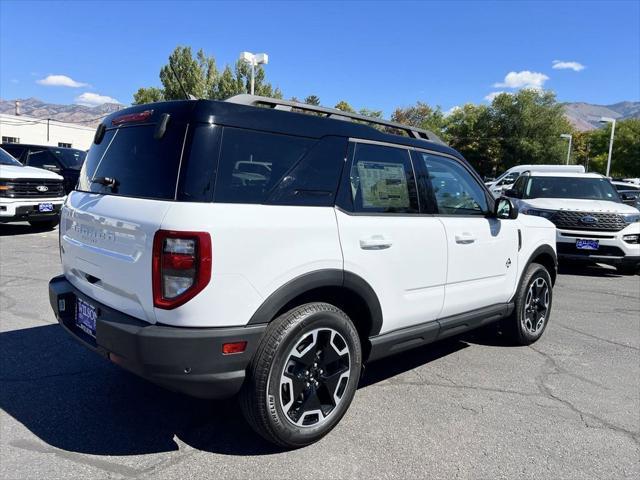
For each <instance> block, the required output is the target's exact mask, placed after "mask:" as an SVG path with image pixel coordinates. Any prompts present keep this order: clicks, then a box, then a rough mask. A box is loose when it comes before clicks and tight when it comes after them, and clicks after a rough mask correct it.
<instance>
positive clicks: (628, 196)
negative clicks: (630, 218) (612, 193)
mask: <svg viewBox="0 0 640 480" xmlns="http://www.w3.org/2000/svg"><path fill="white" fill-rule="evenodd" d="M620 196H621V197H622V200H635V197H634V196H633V195H632V194H630V193H623V194H621V195H620Z"/></svg>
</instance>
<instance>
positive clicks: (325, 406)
mask: <svg viewBox="0 0 640 480" xmlns="http://www.w3.org/2000/svg"><path fill="white" fill-rule="evenodd" d="M337 350H344V352H343V353H342V354H340V353H338V351H337ZM301 352H304V354H302V355H300V353H301ZM349 369H350V354H349V350H348V348H347V344H346V342H345V340H344V338H343V337H342V336H341V335H340V334H339V333H338V332H337V331H335V330H333V329H329V328H322V329H318V330H314V331H313V332H310V333H307V334H306V335H305V336H302V337H300V340H299V341H298V343H297V344H296V345H295V346H294V347H293V349H292V350H291V352H290V354H289V358H288V360H287V363H286V365H285V367H284V369H283V372H282V375H281V380H280V384H281V398H280V401H281V406H282V407H283V409H284V410H285V414H286V415H287V416H288V417H289V419H290V420H292V421H293V422H294V423H295V424H296V425H298V426H311V425H317V424H318V423H319V422H321V421H324V419H325V418H326V417H327V416H328V415H330V414H331V412H332V411H333V409H334V408H335V407H336V406H337V404H338V403H339V402H340V397H341V395H339V396H338V400H337V401H336V397H335V396H334V395H335V393H336V390H337V389H339V388H340V381H341V377H342V376H343V375H344V374H345V373H346V374H348V373H349ZM343 381H344V380H343ZM340 389H341V390H344V389H343V388H340ZM314 411H320V412H322V414H321V415H320V414H318V415H305V414H307V413H308V412H314Z"/></svg>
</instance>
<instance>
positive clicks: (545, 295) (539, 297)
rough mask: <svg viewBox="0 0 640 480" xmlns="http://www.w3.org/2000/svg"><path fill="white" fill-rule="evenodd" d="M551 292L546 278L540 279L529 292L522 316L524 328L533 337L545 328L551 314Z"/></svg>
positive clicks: (532, 283) (534, 282)
mask: <svg viewBox="0 0 640 480" xmlns="http://www.w3.org/2000/svg"><path fill="white" fill-rule="evenodd" d="M549 301H550V290H549V284H548V283H547V281H546V280H545V279H544V278H541V277H538V278H536V279H535V280H534V281H533V282H531V285H529V290H528V291H527V297H526V299H525V305H524V315H523V316H522V327H523V328H524V329H525V330H526V331H527V332H528V333H529V334H531V335H537V334H538V333H540V332H541V331H542V329H543V328H544V324H545V322H546V320H547V315H548V313H549Z"/></svg>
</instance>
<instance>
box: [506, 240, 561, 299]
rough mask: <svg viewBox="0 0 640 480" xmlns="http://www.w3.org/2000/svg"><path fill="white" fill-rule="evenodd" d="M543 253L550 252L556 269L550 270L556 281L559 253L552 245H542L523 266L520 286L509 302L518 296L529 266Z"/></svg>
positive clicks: (553, 279) (552, 278)
mask: <svg viewBox="0 0 640 480" xmlns="http://www.w3.org/2000/svg"><path fill="white" fill-rule="evenodd" d="M541 253H545V254H548V255H549V256H550V257H551V258H552V259H553V266H554V271H553V272H549V274H550V275H551V280H552V281H554V283H555V279H556V276H557V275H558V255H557V254H556V252H555V250H554V249H553V248H552V247H551V246H550V245H540V246H539V247H538V248H536V249H535V250H534V251H533V252H532V253H531V255H529V259H528V260H527V263H526V264H525V265H524V267H523V268H522V271H521V272H520V278H519V279H518V287H517V288H516V291H515V292H514V294H513V296H512V297H511V299H510V300H509V302H513V301H514V299H515V298H516V295H517V294H518V291H519V290H520V286H521V285H522V280H523V278H524V274H525V273H526V272H527V268H529V265H531V263H533V260H534V259H535V258H537V257H538V256H539V255H540V254H541Z"/></svg>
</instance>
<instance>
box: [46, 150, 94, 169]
mask: <svg viewBox="0 0 640 480" xmlns="http://www.w3.org/2000/svg"><path fill="white" fill-rule="evenodd" d="M51 153H53V154H54V155H55V156H56V158H57V159H58V160H59V161H60V162H61V163H62V164H63V165H64V166H65V167H67V168H76V169H80V168H81V167H82V164H83V163H84V159H85V157H86V156H87V152H84V151H82V150H76V149H75V148H52V149H51Z"/></svg>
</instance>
